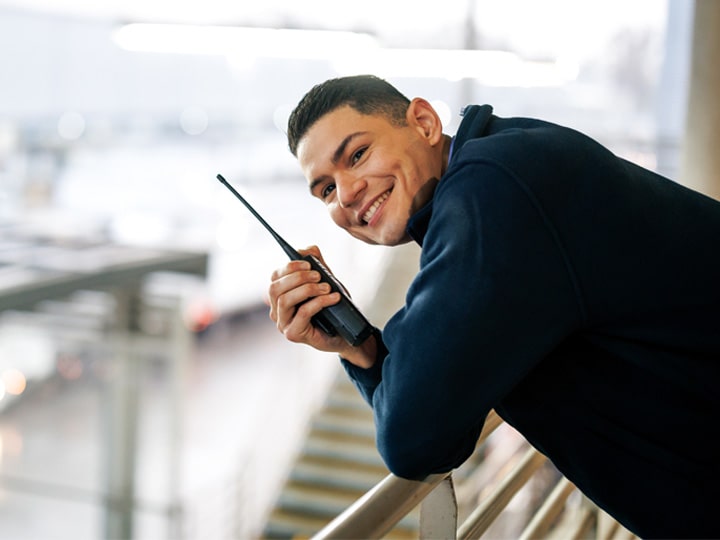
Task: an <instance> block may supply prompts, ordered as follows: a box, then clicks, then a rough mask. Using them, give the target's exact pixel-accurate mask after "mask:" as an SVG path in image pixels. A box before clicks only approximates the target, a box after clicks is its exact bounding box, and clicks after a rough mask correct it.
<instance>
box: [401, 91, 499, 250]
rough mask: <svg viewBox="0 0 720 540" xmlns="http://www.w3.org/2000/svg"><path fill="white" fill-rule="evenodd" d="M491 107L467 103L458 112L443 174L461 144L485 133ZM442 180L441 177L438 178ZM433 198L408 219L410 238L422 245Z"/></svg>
mask: <svg viewBox="0 0 720 540" xmlns="http://www.w3.org/2000/svg"><path fill="white" fill-rule="evenodd" d="M492 112H493V109H492V107H491V106H490V105H468V106H467V107H465V108H464V109H463V110H462V112H461V113H460V114H461V116H462V117H463V119H462V122H460V127H458V130H457V133H456V135H455V137H453V142H452V149H453V150H452V152H451V154H450V159H449V163H448V166H447V170H446V171H445V174H444V175H443V178H445V177H446V176H447V175H448V171H450V169H451V166H452V164H453V163H457V160H458V159H459V158H458V155H459V154H460V152H461V150H462V147H463V145H464V144H465V143H466V142H467V141H468V140H470V139H475V138H478V137H482V136H483V135H486V134H487V130H488V124H489V123H490V119H491V118H492V117H493V114H492ZM440 181H441V182H442V178H441V179H440ZM432 207H433V199H430V200H429V201H428V202H427V204H425V206H423V207H422V208H421V209H420V210H418V211H417V212H416V213H415V214H413V215H412V216H411V217H410V219H409V220H408V224H407V232H408V234H409V235H410V238H412V239H413V240H415V242H417V243H418V244H419V245H420V246H422V243H423V239H424V238H425V233H426V232H427V229H428V226H429V224H430V218H431V217H432Z"/></svg>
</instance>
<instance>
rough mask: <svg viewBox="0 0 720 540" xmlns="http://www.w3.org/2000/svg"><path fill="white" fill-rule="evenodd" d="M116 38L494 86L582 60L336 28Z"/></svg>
mask: <svg viewBox="0 0 720 540" xmlns="http://www.w3.org/2000/svg"><path fill="white" fill-rule="evenodd" d="M113 39H114V40H115V42H116V43H117V44H118V45H119V46H120V47H122V48H123V49H126V50H129V51H143V52H156V53H180V54H210V55H223V56H225V57H226V58H227V59H228V61H229V62H230V63H231V65H234V66H236V67H241V66H248V65H250V64H251V62H252V61H253V60H254V59H255V58H280V59H288V60H326V61H329V62H331V63H332V65H333V67H334V68H335V70H336V71H337V72H338V73H339V74H340V75H353V74H361V73H373V74H375V75H378V76H381V77H385V78H394V77H413V78H442V79H447V80H451V81H455V80H461V79H474V80H476V81H478V82H479V83H481V84H484V85H487V86H508V87H511V86H514V87H518V86H519V87H537V86H560V85H563V84H565V83H567V82H570V81H572V80H574V79H575V78H576V77H577V71H578V68H577V64H576V63H572V62H552V61H545V62H540V61H529V60H525V59H523V58H520V57H519V56H518V55H517V54H514V53H511V52H504V51H485V50H480V51H478V50H463V49H387V48H382V47H380V45H379V44H378V42H377V40H376V39H375V38H374V37H373V36H371V35H369V34H362V33H356V32H342V31H331V30H299V29H298V30H296V29H276V28H247V27H232V26H201V25H183V24H145V23H134V24H128V25H125V26H122V27H121V28H119V29H117V30H116V31H115V33H114V35H113Z"/></svg>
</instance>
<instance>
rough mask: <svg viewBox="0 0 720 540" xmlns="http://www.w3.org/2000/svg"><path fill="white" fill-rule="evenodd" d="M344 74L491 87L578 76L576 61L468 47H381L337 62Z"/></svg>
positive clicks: (534, 84)
mask: <svg viewBox="0 0 720 540" xmlns="http://www.w3.org/2000/svg"><path fill="white" fill-rule="evenodd" d="M333 66H334V67H335V69H336V70H337V71H338V73H340V74H341V75H353V74H361V73H374V74H376V75H378V76H381V77H413V78H423V77H441V78H444V79H447V80H450V81H459V80H461V79H474V80H476V81H478V82H479V83H481V84H484V85H487V86H508V87H510V86H514V87H518V86H519V87H537V86H560V85H563V84H566V83H568V82H570V81H573V80H575V79H576V78H577V74H578V66H577V63H576V62H571V61H568V62H560V61H533V60H525V59H523V58H521V57H520V56H518V55H517V54H515V53H511V52H506V51H489V50H465V49H378V50H375V51H366V53H365V54H363V55H361V56H358V57H354V58H349V57H341V58H338V59H335V60H334V61H333Z"/></svg>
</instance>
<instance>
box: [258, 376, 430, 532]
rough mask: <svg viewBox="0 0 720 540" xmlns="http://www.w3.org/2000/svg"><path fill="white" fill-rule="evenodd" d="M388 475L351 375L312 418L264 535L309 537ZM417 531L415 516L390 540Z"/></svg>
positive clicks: (368, 413)
mask: <svg viewBox="0 0 720 540" xmlns="http://www.w3.org/2000/svg"><path fill="white" fill-rule="evenodd" d="M388 474H389V472H388V470H387V467H385V464H384V463H383V461H382V458H381V457H380V454H379V453H378V451H377V448H376V446H375V425H374V421H373V413H372V409H371V408H370V407H369V406H368V404H367V403H366V402H365V401H364V400H363V398H362V396H361V395H360V393H359V392H358V390H357V388H355V386H354V385H353V384H352V382H351V381H350V380H349V379H348V378H347V376H343V377H340V378H339V379H338V381H337V382H336V383H335V385H334V386H333V388H332V389H331V391H330V395H329V397H328V399H327V401H326V403H325V405H324V406H323V408H322V410H321V411H320V412H319V413H318V414H316V415H315V417H314V418H313V421H312V423H311V429H310V433H309V435H308V437H307V439H306V441H305V445H304V447H303V449H302V451H301V453H300V455H299V456H298V458H297V460H296V462H295V464H294V466H293V467H292V469H291V471H290V473H289V476H288V479H287V481H286V483H285V486H284V488H283V490H282V492H281V494H280V496H279V498H278V500H277V502H276V505H275V509H274V510H273V512H272V513H271V515H270V517H269V519H268V522H267V524H266V527H265V532H264V535H263V537H264V538H267V539H280V538H286V539H293V540H298V539H302V538H310V537H311V536H313V535H314V534H316V533H317V532H318V531H319V530H320V529H322V528H323V527H324V526H325V525H327V524H328V523H329V522H330V521H331V520H332V519H334V518H335V516H337V515H338V514H340V513H342V512H343V511H345V509H346V508H347V507H348V506H350V505H352V504H353V503H354V502H355V501H357V500H358V499H359V498H360V497H362V495H364V494H365V493H366V492H367V491H368V490H370V489H371V488H372V487H374V486H375V485H376V484H377V483H378V482H380V481H381V480H382V479H383V478H385V477H386V476H387V475H388ZM417 530H418V517H417V512H413V513H411V514H410V515H408V516H407V517H406V518H405V519H403V520H402V521H401V522H400V523H399V524H398V526H397V527H395V529H393V531H391V532H390V533H388V534H387V535H386V536H385V538H387V539H390V540H395V539H397V540H405V539H408V538H417Z"/></svg>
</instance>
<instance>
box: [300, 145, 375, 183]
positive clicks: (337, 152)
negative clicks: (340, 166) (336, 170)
mask: <svg viewBox="0 0 720 540" xmlns="http://www.w3.org/2000/svg"><path fill="white" fill-rule="evenodd" d="M364 133H365V132H364V131H356V132H355V133H351V134H350V135H348V136H347V137H345V138H344V139H343V140H342V141H340V144H339V145H338V147H337V148H336V149H335V152H333V155H332V157H331V158H330V162H331V163H332V164H333V165H337V162H338V161H340V158H341V157H342V155H343V154H344V153H345V150H346V149H347V147H348V145H349V144H350V142H351V141H352V140H353V139H354V138H355V137H359V136H360V135H363V134H364ZM326 179H327V176H326V175H323V176H319V177H317V178H315V179H314V180H313V181H312V182H310V186H309V187H310V193H312V192H313V190H314V189H315V186H317V185H318V184H320V183H322V182H324V181H325V180H326Z"/></svg>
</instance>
